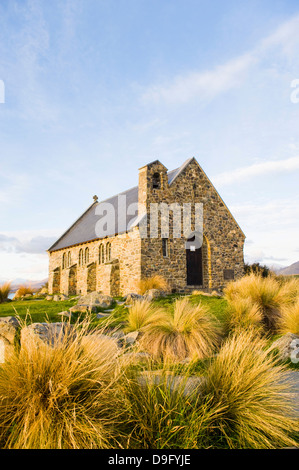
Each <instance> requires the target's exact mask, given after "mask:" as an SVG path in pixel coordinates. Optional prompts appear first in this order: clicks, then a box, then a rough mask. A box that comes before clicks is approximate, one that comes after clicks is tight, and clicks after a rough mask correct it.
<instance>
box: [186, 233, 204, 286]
mask: <svg viewBox="0 0 299 470" xmlns="http://www.w3.org/2000/svg"><path fill="white" fill-rule="evenodd" d="M188 241H189V242H190V241H192V239H189V240H188ZM186 257H187V285H188V286H202V285H203V272H202V247H200V248H195V247H192V244H191V246H190V247H189V248H188V249H186Z"/></svg>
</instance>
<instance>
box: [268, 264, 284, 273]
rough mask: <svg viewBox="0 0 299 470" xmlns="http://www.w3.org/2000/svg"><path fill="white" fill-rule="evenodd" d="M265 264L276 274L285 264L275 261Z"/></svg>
mask: <svg viewBox="0 0 299 470" xmlns="http://www.w3.org/2000/svg"><path fill="white" fill-rule="evenodd" d="M267 266H268V268H269V269H270V270H271V271H273V272H274V273H276V274H278V272H279V271H281V270H282V269H285V268H286V266H282V264H277V263H273V264H271V265H267Z"/></svg>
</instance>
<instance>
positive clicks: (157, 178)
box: [153, 173, 161, 189]
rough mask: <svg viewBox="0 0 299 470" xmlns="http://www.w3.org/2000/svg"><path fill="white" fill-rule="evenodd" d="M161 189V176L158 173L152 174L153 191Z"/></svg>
mask: <svg viewBox="0 0 299 470" xmlns="http://www.w3.org/2000/svg"><path fill="white" fill-rule="evenodd" d="M160 188H161V176H160V173H154V174H153V189H160Z"/></svg>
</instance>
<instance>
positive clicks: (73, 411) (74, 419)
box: [0, 320, 122, 449]
mask: <svg viewBox="0 0 299 470" xmlns="http://www.w3.org/2000/svg"><path fill="white" fill-rule="evenodd" d="M75 331H76V335H74V334H73V333H74V330H72V329H71V328H70V329H69V334H65V335H64V336H59V337H58V336H54V337H53V338H52V341H53V347H51V346H47V345H46V344H41V343H40V342H37V341H35V340H34V338H30V337H27V339H26V342H25V344H22V347H21V350H20V352H19V354H17V353H16V354H15V355H14V356H13V357H11V358H10V360H9V361H8V362H7V363H5V364H4V365H2V367H1V368H0V398H1V400H0V442H1V444H2V447H3V448H10V449H37V448H38V449H64V448H70V449H78V448H107V447H112V446H113V445H116V442H117V440H118V438H120V435H119V432H118V433H116V432H115V429H114V428H115V426H116V423H117V422H118V421H119V420H120V414H121V412H120V407H119V406H118V400H119V394H118V387H117V383H118V380H119V377H120V376H121V375H122V374H121V370H120V366H119V362H118V360H117V358H116V357H115V349H113V348H111V345H110V344H108V343H107V342H104V341H101V338H100V337H96V336H95V335H88V336H86V337H85V338H84V341H82V339H83V337H84V335H86V333H87V332H88V331H89V320H85V321H84V323H80V326H79V325H76V326H75ZM97 335H98V332H97ZM112 403H113V405H112Z"/></svg>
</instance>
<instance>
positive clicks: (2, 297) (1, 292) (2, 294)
mask: <svg viewBox="0 0 299 470" xmlns="http://www.w3.org/2000/svg"><path fill="white" fill-rule="evenodd" d="M10 287H11V282H5V283H4V284H2V286H0V304H1V303H2V302H6V300H7V299H8V295H9V293H10Z"/></svg>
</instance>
